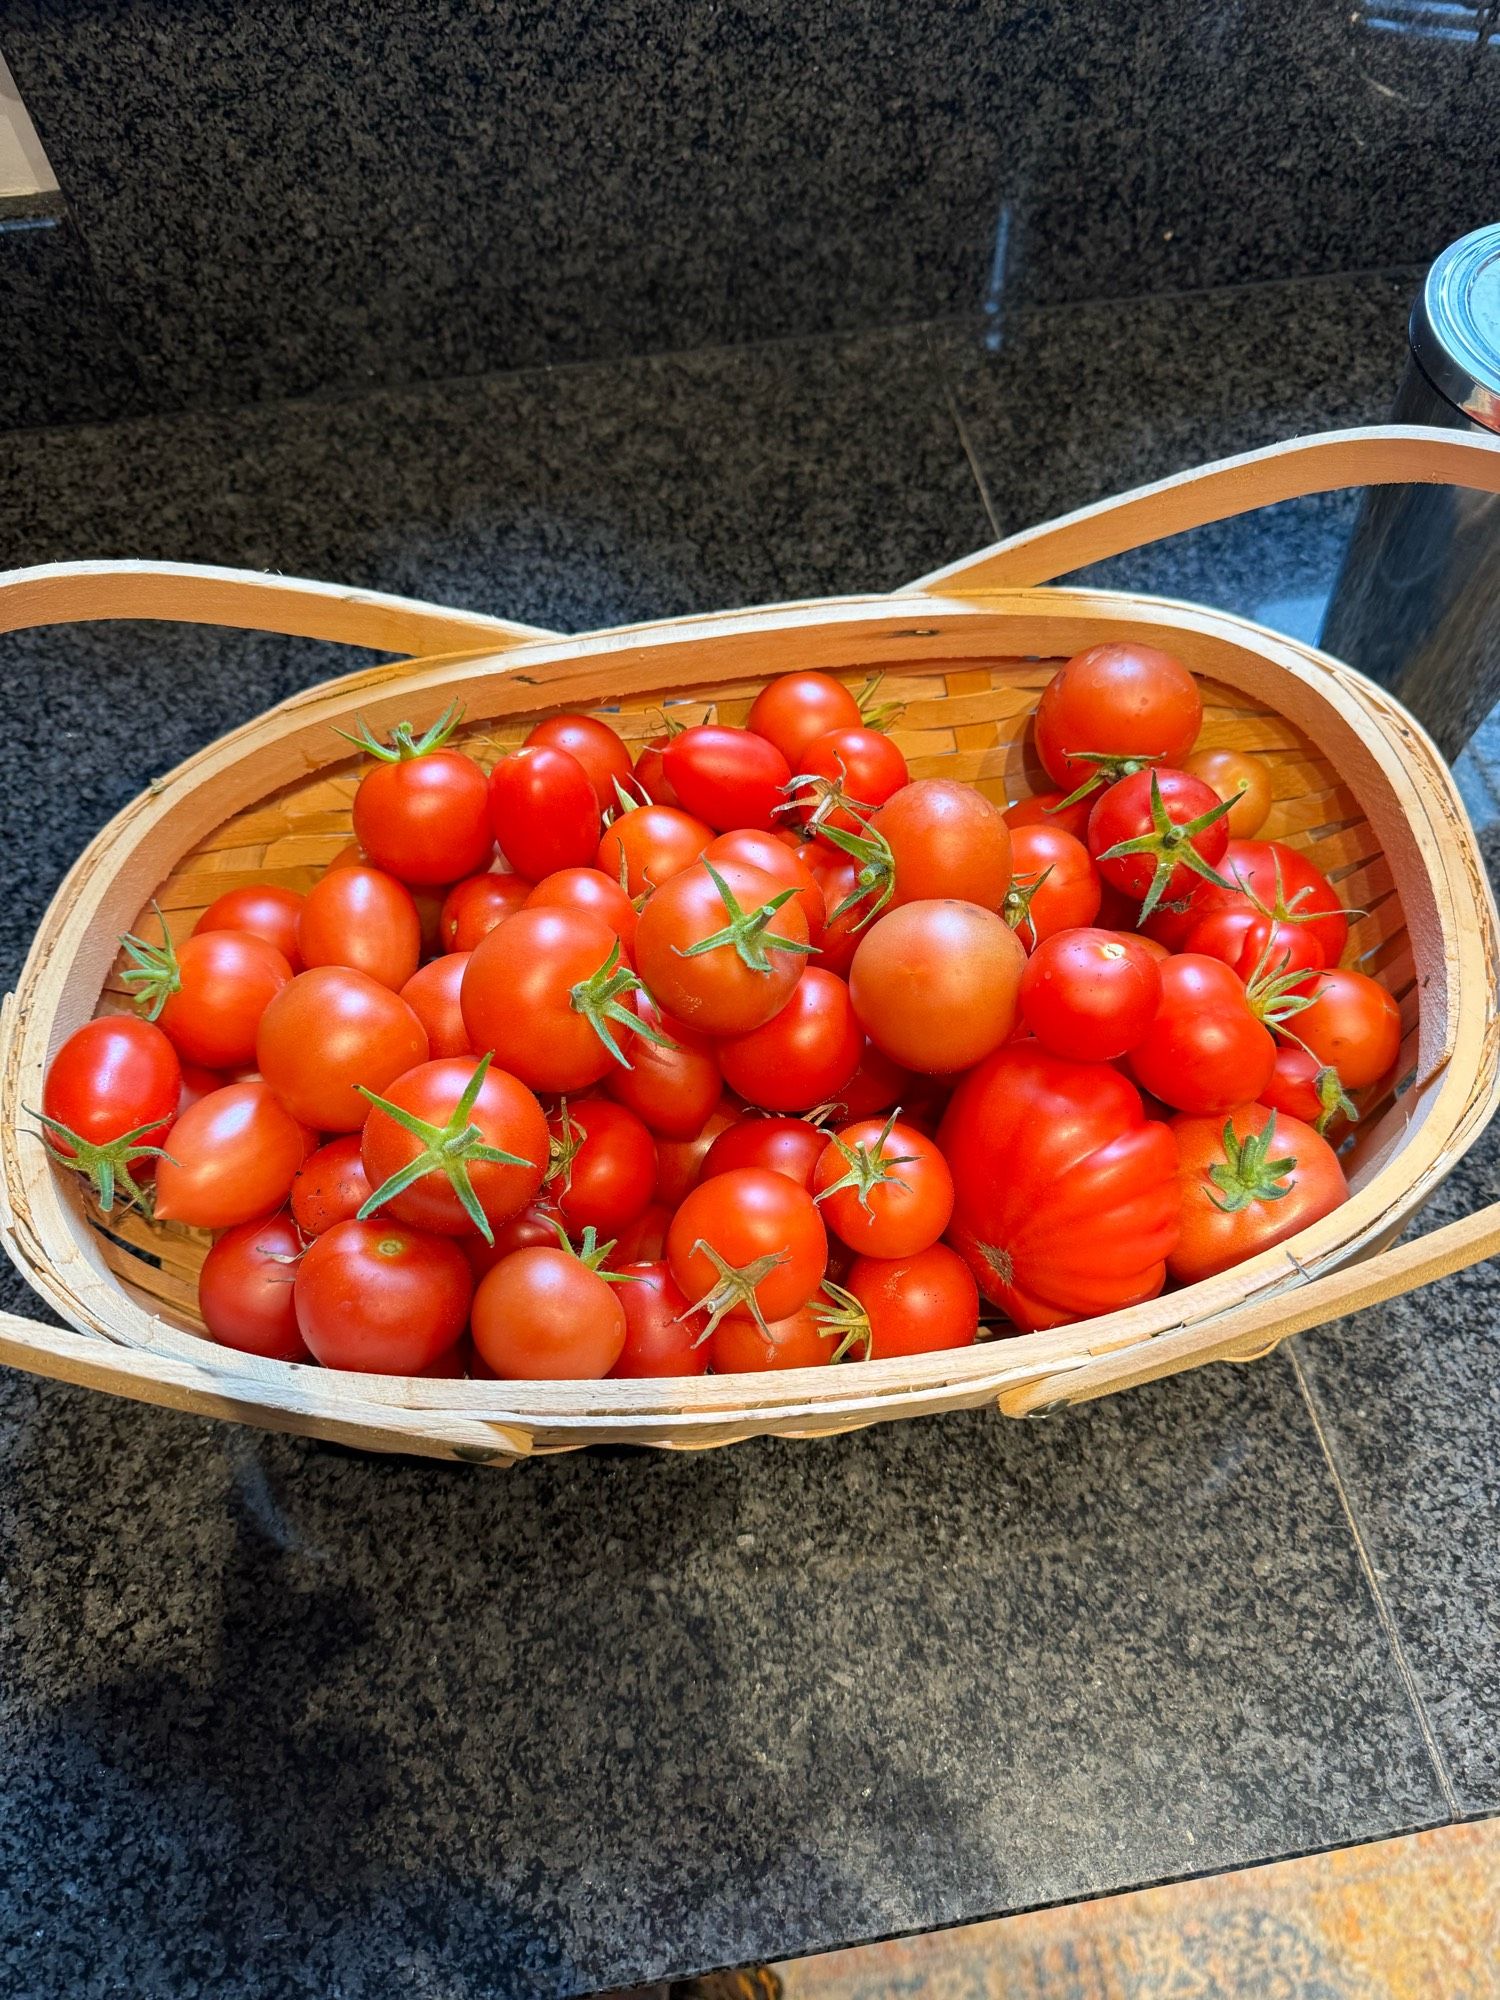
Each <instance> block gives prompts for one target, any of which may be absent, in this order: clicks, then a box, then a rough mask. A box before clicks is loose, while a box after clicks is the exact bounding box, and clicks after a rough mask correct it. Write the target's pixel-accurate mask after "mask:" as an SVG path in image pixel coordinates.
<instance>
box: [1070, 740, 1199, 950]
mask: <svg viewBox="0 0 1500 2000" xmlns="http://www.w3.org/2000/svg"><path fill="white" fill-rule="evenodd" d="M1228 845H1229V828H1228V826H1227V825H1226V824H1225V820H1224V801H1223V800H1222V799H1221V798H1220V797H1219V795H1218V793H1217V792H1215V791H1214V789H1213V787H1212V786H1211V785H1206V784H1204V782H1203V780H1202V779H1201V778H1193V777H1189V775H1188V773H1187V772H1186V771H1173V770H1156V769H1152V770H1149V771H1137V772H1136V773H1135V774H1134V775H1133V776H1132V777H1129V778H1121V779H1120V781H1119V783H1118V784H1114V785H1111V786H1110V787H1109V789H1108V790H1107V791H1105V792H1101V793H1100V795H1099V801H1098V804H1097V805H1096V806H1095V807H1094V810H1093V811H1092V812H1091V813H1090V814H1089V852H1090V854H1092V855H1093V857H1094V865H1095V867H1096V868H1097V869H1098V870H1099V873H1100V875H1101V877H1102V878H1103V879H1104V881H1106V882H1108V883H1109V884H1110V885H1111V886H1112V887H1113V888H1116V889H1120V890H1122V891H1123V892H1124V894H1125V895H1127V896H1131V897H1133V898H1135V899H1136V900H1138V901H1139V903H1140V905H1141V914H1142V916H1150V914H1151V912H1152V911H1153V910H1154V909H1155V908H1156V906H1157V904H1158V903H1162V902H1173V901H1177V900H1179V899H1181V898H1183V897H1186V896H1188V895H1190V894H1192V892H1193V891H1194V889H1196V887H1197V886H1198V884H1199V883H1200V882H1207V883H1209V884H1211V885H1214V886H1217V885H1218V877H1217V876H1216V875H1215V873H1214V863H1215V862H1216V861H1218V860H1219V858H1220V856H1221V855H1222V854H1223V852H1224V850H1225V848H1226V847H1227V846H1228Z"/></svg>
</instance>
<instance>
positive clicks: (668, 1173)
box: [656, 1096, 744, 1209]
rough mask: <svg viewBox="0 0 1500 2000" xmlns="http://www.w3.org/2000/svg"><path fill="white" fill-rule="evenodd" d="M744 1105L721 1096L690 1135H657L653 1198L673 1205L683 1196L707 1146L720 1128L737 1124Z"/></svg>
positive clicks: (693, 1180) (693, 1181) (696, 1177)
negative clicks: (686, 1137)
mask: <svg viewBox="0 0 1500 2000" xmlns="http://www.w3.org/2000/svg"><path fill="white" fill-rule="evenodd" d="M743 1115H744V1114H743V1107H742V1106H741V1105H740V1104H739V1103H738V1101H737V1100H736V1099H734V1098H732V1097H727V1096H726V1097H722V1098H721V1099H720V1100H719V1102H718V1104H717V1105H715V1107H714V1109H713V1110H712V1111H710V1112H709V1114H708V1116H707V1117H706V1118H705V1119H704V1121H703V1123H702V1125H701V1126H700V1127H699V1128H698V1130H697V1131H696V1132H695V1133H694V1134H693V1136H692V1137H691V1138H690V1139H667V1138H658V1139H657V1142H656V1199H657V1200H658V1201H659V1202H661V1203H662V1204H663V1205H664V1206H665V1207H667V1208H669V1209H675V1208H676V1207H677V1205H678V1203H679V1202H680V1201H682V1199H683V1197H684V1196H685V1195H687V1194H690V1193H691V1192H692V1190H693V1189H694V1188H695V1187H696V1186H697V1185H698V1180H699V1176H700V1174H701V1172H702V1168H703V1162H704V1161H705V1159H707V1157H708V1152H709V1148H710V1147H711V1146H712V1145H713V1143H714V1140H715V1139H717V1138H718V1136H719V1134H720V1133H721V1132H725V1131H727V1130H728V1129H729V1127H730V1126H731V1125H734V1124H737V1123H738V1121H739V1120H740V1118H741V1117H742V1116H743Z"/></svg>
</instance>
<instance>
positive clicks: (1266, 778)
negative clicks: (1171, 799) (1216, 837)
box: [1182, 750, 1276, 840]
mask: <svg viewBox="0 0 1500 2000" xmlns="http://www.w3.org/2000/svg"><path fill="white" fill-rule="evenodd" d="M1182 768H1183V770H1184V771H1190V772H1191V773H1192V775H1193V776H1194V777H1195V778H1201V779H1202V780H1203V782H1204V784H1206V785H1212V786H1213V788H1214V790H1215V791H1216V792H1217V793H1218V795H1219V797H1220V798H1221V799H1228V800H1229V801H1230V807H1229V811H1228V813H1227V814H1226V815H1225V821H1224V823H1225V825H1226V826H1227V827H1228V828H1229V833H1230V838H1231V839H1234V840H1249V839H1250V838H1251V837H1252V836H1253V835H1255V834H1257V833H1259V832H1260V830H1261V828H1262V827H1263V826H1264V825H1265V823H1266V816H1267V814H1268V813H1269V812H1270V810H1271V807H1272V804H1273V803H1274V801H1275V796H1276V794H1275V790H1274V788H1273V786H1272V783H1271V767H1270V765H1269V764H1267V762H1266V760H1265V758H1264V757H1256V756H1252V755H1251V753H1250V752H1249V751H1247V750H1195V751H1194V752H1193V754H1192V756H1191V757H1184V758H1183V760H1182Z"/></svg>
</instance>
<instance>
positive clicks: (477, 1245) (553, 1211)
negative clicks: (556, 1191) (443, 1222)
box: [455, 1195, 567, 1285]
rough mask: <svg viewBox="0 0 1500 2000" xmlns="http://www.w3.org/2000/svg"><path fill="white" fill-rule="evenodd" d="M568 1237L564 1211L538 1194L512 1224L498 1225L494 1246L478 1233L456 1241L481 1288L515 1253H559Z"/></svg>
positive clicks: (520, 1211)
mask: <svg viewBox="0 0 1500 2000" xmlns="http://www.w3.org/2000/svg"><path fill="white" fill-rule="evenodd" d="M566 1234H567V1231H566V1230H565V1229H564V1228H563V1219H562V1210H561V1209H560V1208H559V1207H558V1205H557V1203H556V1202H555V1201H553V1200H551V1199H550V1198H549V1197H548V1196H547V1195H538V1196H537V1198H536V1200H535V1201H529V1202H527V1204H526V1206H525V1207H524V1208H523V1209H520V1210H519V1211H518V1212H517V1213H516V1214H515V1215H513V1216H512V1217H511V1218H510V1220H509V1221H508V1222H501V1223H498V1224H497V1225H496V1228H495V1240H494V1242H493V1243H486V1242H485V1240H484V1238H483V1237H482V1236H480V1235H479V1234H478V1233H477V1232H471V1233H470V1234H469V1235H467V1236H459V1237H457V1238H455V1241H456V1242H457V1244H458V1247H459V1249H460V1250H462V1251H463V1253H464V1255H465V1256H466V1257H467V1258H468V1260H469V1269H470V1270H471V1271H472V1272H473V1273H474V1282H475V1284H476V1285H477V1284H478V1283H479V1280H480V1279H481V1278H482V1277H484V1275H485V1274H486V1272H488V1271H493V1270H494V1268H495V1266H496V1265H497V1264H500V1263H503V1262H504V1261H505V1259H506V1258H507V1257H509V1256H510V1255H511V1254H512V1252H513V1251H516V1250H534V1249H537V1248H538V1247H540V1248H541V1249H543V1250H556V1249H559V1248H560V1247H561V1245H562V1241H563V1237H564V1236H566Z"/></svg>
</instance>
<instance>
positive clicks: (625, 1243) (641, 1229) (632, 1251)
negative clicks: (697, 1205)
mask: <svg viewBox="0 0 1500 2000" xmlns="http://www.w3.org/2000/svg"><path fill="white" fill-rule="evenodd" d="M657 1150H658V1151H660V1147H658V1149H657ZM671 1223H672V1211H671V1209H669V1208H667V1207H665V1206H664V1205H663V1204H662V1203H661V1202H659V1201H653V1202H651V1203H650V1205H649V1206H648V1207H646V1208H643V1209H642V1210H641V1212H640V1214H639V1215H638V1216H637V1217H636V1218H635V1220H634V1222H627V1223H626V1225H625V1227H624V1228H623V1229H622V1230H621V1231H620V1233H619V1235H618V1236H617V1237H616V1238H615V1247H614V1249H613V1250H611V1251H610V1253H609V1268H610V1269H611V1270H612V1271H623V1270H624V1268H625V1266H626V1265H627V1264H659V1263H660V1262H661V1260H662V1258H663V1257H664V1256H665V1255H666V1254H667V1230H668V1229H669V1228H670V1227H671Z"/></svg>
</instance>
